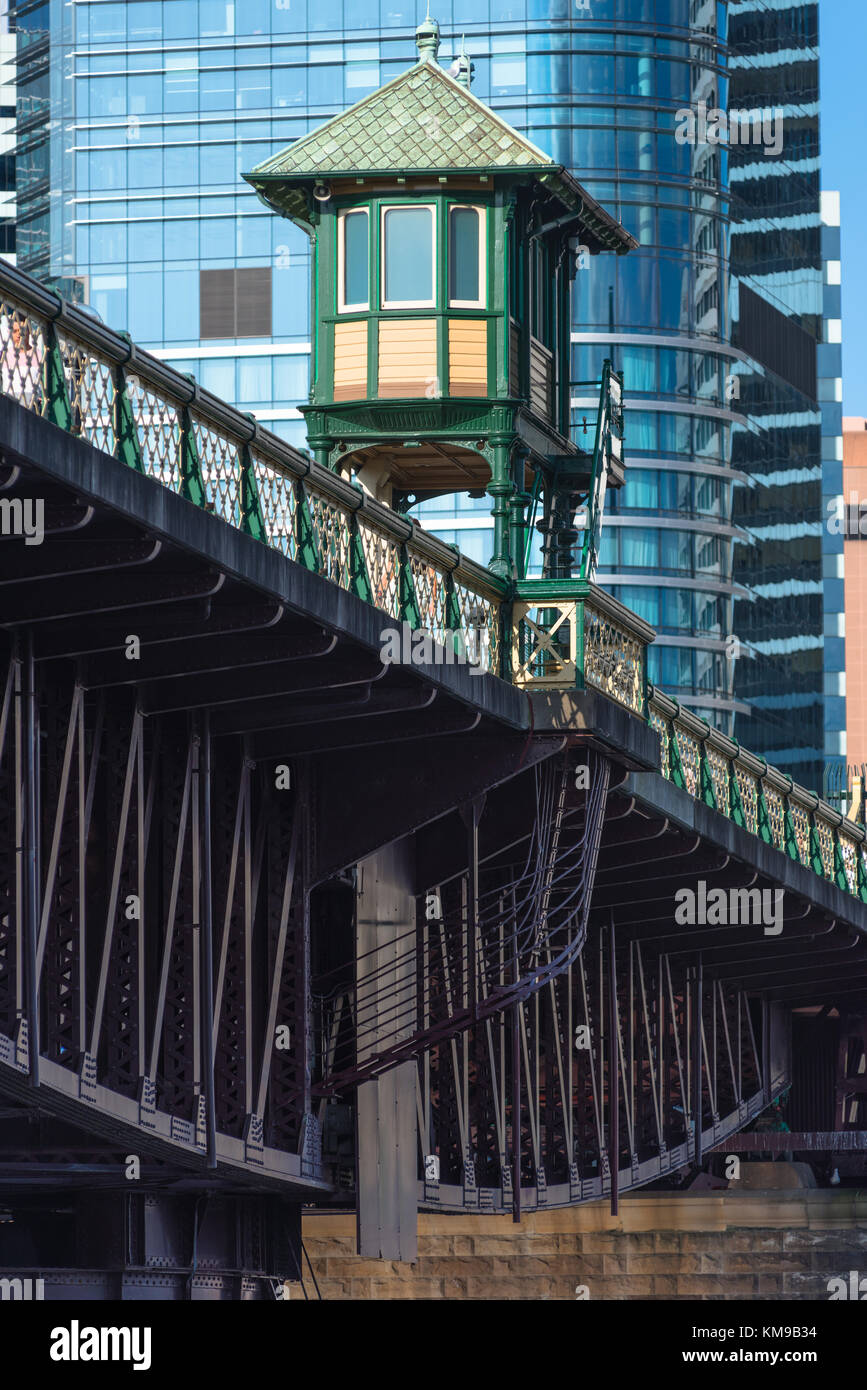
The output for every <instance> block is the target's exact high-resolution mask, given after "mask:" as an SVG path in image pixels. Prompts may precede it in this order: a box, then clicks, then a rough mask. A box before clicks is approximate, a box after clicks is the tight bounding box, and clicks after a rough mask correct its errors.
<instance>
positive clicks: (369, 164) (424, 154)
mask: <svg viewBox="0 0 867 1390" xmlns="http://www.w3.org/2000/svg"><path fill="white" fill-rule="evenodd" d="M557 167H558V166H557V165H556V164H555V163H554V161H553V160H552V159H551V158H550V156H549V155H547V154H545V153H544V151H542V150H540V149H538V148H537V147H536V146H535V145H533V144H531V143H530V141H529V140H525V139H524V137H523V136H521V135H519V134H518V133H517V131H515V130H512V128H511V126H509V125H507V124H506V122H505V121H502V120H500V118H499V117H498V116H497V115H496V114H495V113H494V112H493V111H491V110H490V108H489V107H487V106H485V104H484V103H483V102H481V101H479V100H478V98H477V97H474V96H473V95H472V93H471V92H468V91H467V90H466V88H465V87H462V86H461V84H460V83H459V82H455V81H454V79H453V78H451V77H450V76H449V74H448V73H447V72H446V71H445V70H444V69H443V68H441V67H440V66H439V65H438V64H437V63H433V62H425V61H422V62H419V63H417V64H416V65H415V67H412V68H409V69H408V70H407V71H406V72H403V73H401V74H400V76H399V77H396V78H394V80H393V81H392V82H388V83H387V84H386V85H385V86H384V87H380V88H379V90H378V91H376V92H373V93H372V94H371V95H370V96H368V97H365V98H364V99H363V100H362V101H359V102H357V103H356V104H355V106H351V107H350V108H349V110H348V111H344V112H343V113H342V114H341V115H339V116H335V117H334V119H333V120H331V121H329V122H328V123H327V124H326V125H324V126H320V128H319V129H318V130H314V131H313V132H312V134H310V135H307V136H305V138H304V139H303V140H298V141H297V142H296V143H295V144H294V145H290V146H289V147H288V148H287V149H285V150H281V152H280V153H279V154H276V155H273V156H272V158H271V159H266V160H265V162H264V163H263V164H259V165H257V166H256V168H255V169H254V170H253V171H252V172H251V173H250V174H249V175H247V177H248V178H249V179H250V182H251V183H253V184H254V185H255V184H256V183H257V182H258V180H259V179H262V180H268V181H270V180H271V179H272V178H275V177H281V178H288V179H291V178H292V177H293V176H295V177H297V178H305V177H306V178H310V177H311V176H322V177H326V176H329V177H333V176H335V175H336V174H343V173H347V174H348V173H351V174H368V173H369V174H373V173H385V172H392V171H394V170H395V169H399V170H400V171H401V172H404V171H407V172H410V173H412V172H427V171H428V170H432V169H442V170H461V169H472V170H486V169H503V170H506V169H546V170H547V169H556V168H557Z"/></svg>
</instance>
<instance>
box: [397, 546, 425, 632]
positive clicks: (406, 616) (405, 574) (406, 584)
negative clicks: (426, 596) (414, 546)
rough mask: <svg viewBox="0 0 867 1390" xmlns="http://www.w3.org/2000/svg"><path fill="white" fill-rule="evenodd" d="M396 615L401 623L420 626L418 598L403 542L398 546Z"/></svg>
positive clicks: (414, 626) (407, 553)
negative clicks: (398, 566) (398, 570)
mask: <svg viewBox="0 0 867 1390" xmlns="http://www.w3.org/2000/svg"><path fill="white" fill-rule="evenodd" d="M398 585H399V587H398V604H399V609H398V617H399V618H400V621H401V622H402V623H409V625H410V627H412V628H419V627H421V625H422V623H421V617H420V616H419V611H418V599H417V598H416V593H415V584H414V583H413V579H412V566H411V564H410V560H409V551H408V550H407V548H406V544H405V543H404V544H403V545H402V546H401V547H400V573H399V579H398Z"/></svg>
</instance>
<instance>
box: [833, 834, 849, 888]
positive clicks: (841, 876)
mask: <svg viewBox="0 0 867 1390" xmlns="http://www.w3.org/2000/svg"><path fill="white" fill-rule="evenodd" d="M834 882H835V883H836V885H837V887H838V888H842V889H843V890H844V892H847V893H848V891H849V880H848V878H847V877H846V865H845V863H844V862H843V852H842V850H841V849H840V841H839V840H838V838H837V836H836V835H835V836H834Z"/></svg>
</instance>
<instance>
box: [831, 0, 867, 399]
mask: <svg viewBox="0 0 867 1390" xmlns="http://www.w3.org/2000/svg"><path fill="white" fill-rule="evenodd" d="M819 52H820V62H819V70H820V74H821V77H820V80H821V89H822V90H821V101H822V104H821V108H820V117H819V118H820V122H821V142H822V187H823V189H826V190H837V191H838V192H839V194H840V224H841V229H842V246H843V253H842V259H843V266H842V285H843V414H844V415H863V416H867V120H865V116H864V101H865V88H867V3H865V0H819Z"/></svg>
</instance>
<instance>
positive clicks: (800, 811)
mask: <svg viewBox="0 0 867 1390" xmlns="http://www.w3.org/2000/svg"><path fill="white" fill-rule="evenodd" d="M789 811H790V813H791V817H792V826H793V827H794V831H795V840H796V843H797V846H798V858H799V859H800V861H801V863H802V864H809V862H810V817H809V815H808V813H807V809H806V807H805V806H801V805H800V804H799V803H798V802H797V801H792V800H790V801H789Z"/></svg>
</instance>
